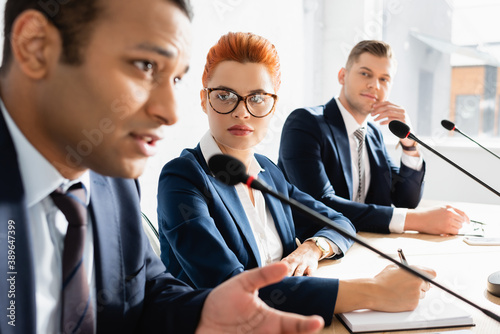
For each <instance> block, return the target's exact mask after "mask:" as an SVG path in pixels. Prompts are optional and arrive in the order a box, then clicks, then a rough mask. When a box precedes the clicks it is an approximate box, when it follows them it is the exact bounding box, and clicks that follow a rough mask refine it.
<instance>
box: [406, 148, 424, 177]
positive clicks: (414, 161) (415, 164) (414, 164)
mask: <svg viewBox="0 0 500 334" xmlns="http://www.w3.org/2000/svg"><path fill="white" fill-rule="evenodd" d="M401 163H402V164H404V165H405V166H406V167H409V168H411V169H414V170H416V171H417V172H420V171H421V170H422V166H423V165H424V159H423V158H422V152H420V156H418V157H414V156H411V155H408V154H406V153H404V151H403V154H402V155H401Z"/></svg>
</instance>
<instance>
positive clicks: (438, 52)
mask: <svg viewBox="0 0 500 334" xmlns="http://www.w3.org/2000/svg"><path fill="white" fill-rule="evenodd" d="M54 1H57V0H54ZM191 2H192V5H193V8H194V14H195V15H194V20H193V31H194V34H193V36H194V39H193V45H192V57H191V67H190V70H189V73H188V74H187V75H186V76H185V78H184V79H183V81H182V83H181V84H180V85H179V88H178V97H179V102H180V115H179V116H180V120H179V122H178V123H177V124H176V125H174V126H172V127H170V128H168V129H167V131H166V133H167V136H166V139H165V140H163V142H162V143H161V144H160V148H161V149H160V153H159V154H158V155H157V156H155V157H154V158H152V159H151V160H150V161H149V163H148V166H147V169H146V171H145V173H144V175H143V176H142V177H141V178H140V183H141V187H142V202H141V205H142V207H143V211H144V212H145V213H146V214H147V215H148V216H149V217H150V219H152V220H153V221H156V191H157V182H158V177H159V173H160V171H161V168H162V167H163V165H164V164H165V163H166V162H168V161H169V160H170V159H172V158H175V157H177V156H178V155H179V154H180V152H181V151H182V149H183V148H186V147H194V146H196V144H197V143H198V141H199V139H200V138H201V137H202V135H203V134H204V133H205V132H206V131H207V129H208V124H207V120H206V116H205V114H204V113H203V112H202V111H201V108H200V99H199V92H200V89H202V84H201V75H202V72H203V66H204V64H205V57H206V54H207V52H208V50H209V49H210V47H211V46H212V45H213V44H215V43H216V42H217V40H218V39H219V37H220V36H221V35H223V34H225V33H227V32H229V31H245V32H253V33H256V34H259V35H262V36H264V37H266V38H268V39H269V40H270V41H271V42H272V43H273V44H275V46H276V48H277V49H278V53H279V55H280V59H281V69H282V86H281V89H280V91H279V92H278V95H279V97H280V100H279V104H278V106H277V110H276V113H275V115H274V118H273V120H272V122H271V126H270V131H269V133H268V135H267V137H266V139H265V140H264V141H263V142H262V143H261V145H259V149H258V150H259V153H263V154H265V155H267V156H269V157H270V158H271V159H272V160H273V161H277V157H278V148H279V141H280V135H281V127H282V125H283V123H284V121H285V119H286V117H287V115H288V114H289V113H290V112H291V111H292V110H294V109H295V108H298V107H304V106H314V105H319V104H324V103H326V102H328V101H329V100H330V99H331V98H332V97H334V96H337V95H338V94H339V89H340V85H339V84H338V81H337V73H338V71H339V69H340V68H341V67H342V66H344V64H345V61H346V59H347V56H348V54H349V51H350V49H351V48H352V47H353V46H354V45H355V44H356V43H357V42H358V41H360V40H362V39H381V40H384V41H386V42H388V43H389V44H391V46H392V47H393V49H394V53H395V56H396V59H397V61H398V70H397V73H396V77H395V80H394V84H393V88H392V93H391V96H390V100H391V101H392V102H394V103H396V104H399V105H401V106H403V107H405V109H406V110H407V111H408V113H409V115H410V118H411V120H412V128H413V132H414V133H415V134H416V135H417V136H418V137H419V138H420V139H422V140H423V141H425V142H426V143H428V144H429V145H431V146H432V147H434V148H435V149H436V150H438V151H439V152H441V153H442V154H444V155H445V156H447V157H448V158H450V159H451V160H453V161H454V162H456V163H457V164H459V165H461V166H462V167H464V168H465V169H467V170H468V171H469V172H471V173H472V174H474V175H476V176H477V177H479V178H480V179H481V180H483V181H485V182H486V183H488V184H490V185H491V186H492V187H493V188H495V189H497V190H498V189H500V177H499V176H498V175H497V171H498V170H499V169H500V168H499V167H500V160H497V159H496V158H494V157H493V156H491V155H489V154H488V153H487V152H485V151H483V150H482V149H480V148H478V147H476V146H475V145H474V144H473V143H471V142H470V141H468V140H467V139H465V138H463V137H462V136H460V135H459V134H453V133H450V132H449V131H447V130H445V129H444V128H443V127H442V126H441V124H440V122H441V120H442V119H449V120H451V121H452V122H454V123H455V124H456V126H457V128H459V129H460V130H462V131H463V132H465V133H466V134H468V135H469V136H471V137H472V138H474V139H476V140H477V141H479V142H480V143H481V144H483V145H484V146H486V147H488V148H489V149H491V150H492V151H494V152H495V153H497V154H500V127H499V125H500V118H499V102H500V101H499V99H500V75H499V66H500V20H499V19H498V17H499V14H500V0H418V1H417V0H210V1H207V0H191ZM4 3H5V0H0V4H1V5H2V8H3V5H4ZM383 132H384V136H385V140H386V142H387V145H388V147H389V148H390V149H391V154H393V156H394V158H395V159H396V161H399V157H400V154H401V152H400V149H399V150H397V151H396V150H395V149H394V147H395V144H396V143H397V138H396V137H394V136H393V135H392V134H391V133H390V132H389V131H388V129H387V127H383ZM423 152H424V158H425V160H426V162H427V174H426V185H425V192H424V198H425V199H430V200H446V201H462V202H478V203H491V204H498V203H499V202H500V199H499V198H498V197H497V196H495V195H494V194H493V193H491V192H490V191H488V190H487V189H485V188H483V187H482V186H481V185H479V184H477V183H475V182H474V181H472V180H470V179H469V178H468V177H467V176H465V175H464V174H462V173H461V172H459V171H458V170H456V169H455V168H454V167H452V166H451V165H448V164H447V163H446V162H444V161H442V160H441V159H439V158H438V157H436V156H434V155H433V154H432V153H431V152H428V151H426V150H425V149H423Z"/></svg>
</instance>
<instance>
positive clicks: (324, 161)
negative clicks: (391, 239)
mask: <svg viewBox="0 0 500 334" xmlns="http://www.w3.org/2000/svg"><path fill="white" fill-rule="evenodd" d="M366 148H367V150H368V156H369V159H370V169H371V181H370V185H369V188H368V192H367V195H366V199H365V203H357V202H354V201H351V200H350V198H352V193H353V189H352V175H351V174H352V168H351V153H350V146H349V138H348V136H347V130H346V127H345V124H344V120H343V118H342V115H341V113H340V110H339V108H338V106H337V102H336V101H335V99H332V100H330V101H329V102H328V103H327V104H326V105H321V106H317V107H313V108H304V109H297V110H294V111H293V112H292V113H291V114H290V115H289V116H288V118H287V120H286V122H285V125H284V127H283V132H282V135H281V144H280V153H279V160H278V166H279V167H280V168H281V169H282V170H283V172H284V173H285V175H286V177H287V178H288V180H289V181H290V182H291V183H293V184H295V185H296V186H297V187H298V188H299V189H301V190H302V191H305V192H306V193H309V194H310V195H312V196H313V197H314V198H316V199H318V200H321V201H322V202H323V203H325V204H326V205H328V206H329V207H331V208H333V209H335V210H337V211H339V212H341V213H343V214H344V215H345V216H346V217H347V218H349V219H350V220H351V221H352V223H353V224H354V226H355V227H356V229H357V230H358V231H368V232H377V233H389V232H390V231H389V223H390V220H391V218H392V213H393V210H394V209H393V208H392V207H391V205H394V206H396V207H402V208H415V207H416V206H417V205H418V203H419V202H420V199H421V198H422V192H423V186H424V181H423V180H424V173H425V164H424V166H423V167H422V170H421V171H415V170H413V169H411V168H409V167H407V166H405V165H404V164H401V167H397V166H396V165H394V164H393V163H392V161H391V159H390V157H389V154H388V153H387V149H386V147H385V145H384V140H383V138H382V133H381V132H380V130H379V129H378V128H377V127H376V126H375V125H374V124H372V123H368V129H367V133H366Z"/></svg>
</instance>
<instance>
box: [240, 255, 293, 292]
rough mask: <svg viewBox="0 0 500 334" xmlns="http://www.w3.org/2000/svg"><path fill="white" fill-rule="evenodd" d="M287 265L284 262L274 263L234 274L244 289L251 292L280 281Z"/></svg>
mask: <svg viewBox="0 0 500 334" xmlns="http://www.w3.org/2000/svg"><path fill="white" fill-rule="evenodd" d="M287 270H288V267H287V265H286V264H285V263H281V262H278V263H274V264H270V265H268V266H265V267H262V268H256V269H252V270H248V271H246V272H244V273H241V274H240V275H238V276H236V279H239V280H240V283H241V284H242V285H243V288H244V290H245V291H247V292H250V293H253V292H254V291H256V290H258V289H260V288H262V287H265V286H267V285H270V284H273V283H277V282H279V281H281V280H282V279H283V278H284V277H285V275H286V273H287Z"/></svg>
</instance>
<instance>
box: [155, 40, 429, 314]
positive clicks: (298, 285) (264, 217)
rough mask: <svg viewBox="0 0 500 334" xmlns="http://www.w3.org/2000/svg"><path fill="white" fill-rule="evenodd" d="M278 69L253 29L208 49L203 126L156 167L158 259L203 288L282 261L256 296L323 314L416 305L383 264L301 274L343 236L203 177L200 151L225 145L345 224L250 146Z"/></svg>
mask: <svg viewBox="0 0 500 334" xmlns="http://www.w3.org/2000/svg"><path fill="white" fill-rule="evenodd" d="M280 76H281V75H280V63H279V57H278V54H277V52H276V49H275V47H274V45H272V44H271V43H270V42H269V41H268V40H266V39H265V38H263V37H260V36H257V35H254V34H251V33H228V34H226V35H224V36H222V37H221V38H220V40H219V41H218V43H217V44H216V45H215V46H213V47H212V48H211V49H210V51H209V53H208V55H207V62H206V66H205V70H204V72H203V78H202V82H203V87H204V88H203V89H202V90H201V92H200V97H201V107H202V109H203V112H204V113H205V114H207V117H208V122H209V128H210V130H209V131H208V132H207V133H206V134H205V135H204V136H203V138H202V139H201V141H200V143H199V145H198V146H197V147H196V148H194V149H186V150H184V151H183V152H182V153H181V156H180V157H179V158H176V159H174V160H172V161H170V162H169V163H167V164H166V165H165V166H164V168H163V170H162V172H161V175H160V181H159V187H158V219H159V228H160V242H161V258H162V260H163V262H164V263H165V265H166V266H167V268H168V270H169V271H170V272H171V273H172V274H173V275H175V276H177V277H178V278H180V279H182V280H184V281H185V282H187V283H188V284H191V285H192V286H194V287H197V288H209V287H215V286H216V285H218V284H220V283H222V282H224V281H225V280H227V279H228V278H230V277H232V276H234V275H237V274H239V273H241V272H243V271H244V270H247V269H251V268H254V267H260V266H265V265H267V264H270V263H273V262H277V261H283V262H285V263H287V265H288V267H289V275H290V276H291V277H287V278H285V279H284V280H283V281H281V282H280V283H277V284H275V285H272V286H269V287H266V288H264V289H261V290H260V292H259V296H260V297H261V298H262V299H263V300H265V301H266V302H268V303H269V304H270V305H271V306H273V307H276V308H278V309H281V310H285V311H291V312H295V313H300V314H305V315H308V314H318V315H321V316H322V317H323V318H324V319H325V322H326V324H329V323H330V322H331V319H332V316H333V313H334V311H335V312H345V311H351V310H353V309H357V308H372V309H376V310H383V311H403V310H409V309H412V308H414V307H416V305H417V303H418V297H419V296H420V294H423V293H424V290H426V289H428V286H427V285H425V284H422V281H421V280H420V279H416V278H412V277H411V276H410V275H409V274H407V273H405V272H402V271H401V270H399V269H396V268H393V267H391V268H387V269H386V270H384V271H383V272H382V273H381V274H379V275H378V276H377V277H375V278H373V279H366V280H353V281H340V282H339V280H336V279H328V278H318V277H310V275H312V274H313V273H314V271H315V270H316V269H317V266H318V262H319V261H320V260H322V259H324V258H339V257H342V256H343V255H344V254H345V252H346V251H347V250H348V249H349V247H350V246H351V244H352V241H351V240H349V239H346V238H344V237H342V236H341V235H339V234H338V233H336V232H334V231H333V230H331V229H327V228H320V227H318V226H317V225H315V224H313V223H311V222H310V221H308V220H307V218H306V217H304V216H303V215H301V214H300V213H298V212H295V211H293V210H292V209H291V208H290V207H289V206H288V205H285V204H282V203H281V202H280V201H278V200H277V199H275V198H272V197H271V196H269V195H268V194H262V193H260V192H259V191H256V190H253V189H251V188H248V187H247V186H246V185H243V184H238V185H236V186H229V185H226V184H223V183H222V182H219V181H217V180H216V179H215V178H214V177H213V174H212V173H211V171H210V169H209V168H208V164H207V162H208V160H209V159H210V158H211V157H212V156H213V155H215V154H221V153H223V154H228V155H231V156H233V157H235V158H237V159H239V160H240V161H242V162H243V164H244V165H245V167H246V169H247V172H248V174H250V175H255V176H257V175H258V177H259V179H261V180H263V181H264V182H265V183H267V184H269V185H270V186H271V187H272V188H273V189H276V190H277V191H278V192H280V193H283V194H285V195H287V196H289V198H293V199H295V200H297V201H299V202H301V203H302V204H305V205H307V206H308V207H310V208H312V209H314V210H315V211H317V212H319V213H321V214H323V215H325V216H327V217H328V218H329V219H331V220H332V221H333V222H334V223H335V224H336V225H337V226H339V227H341V228H343V229H344V230H346V231H349V232H351V233H353V234H354V233H355V230H354V227H353V226H352V224H351V223H350V221H349V220H348V219H347V218H345V217H344V216H342V215H341V214H340V213H338V212H336V211H334V210H332V209H330V208H329V207H327V206H325V205H324V204H322V203H321V202H319V201H316V200H315V199H313V198H312V197H311V196H309V195H307V194H305V193H303V192H301V191H300V190H298V189H297V188H296V187H295V186H293V185H292V184H290V183H288V182H287V181H286V179H285V177H284V175H283V173H282V172H281V170H280V169H279V168H278V167H277V166H276V165H275V164H274V163H273V162H272V161H270V160H269V159H268V158H266V157H265V156H263V155H260V154H256V153H255V152H254V151H255V146H256V145H257V144H259V143H260V142H261V141H262V140H263V138H264V136H265V135H266V132H267V129H268V126H269V122H270V120H271V118H272V116H273V113H274V111H275V108H276V103H277V101H278V97H277V95H276V93H277V91H278V89H279V86H280V83H281V79H280ZM296 239H298V242H296ZM297 244H299V246H298V245H297ZM431 274H432V272H431ZM382 297H384V298H382ZM306 300H307V301H308V302H306ZM395 305H396V306H395Z"/></svg>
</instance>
